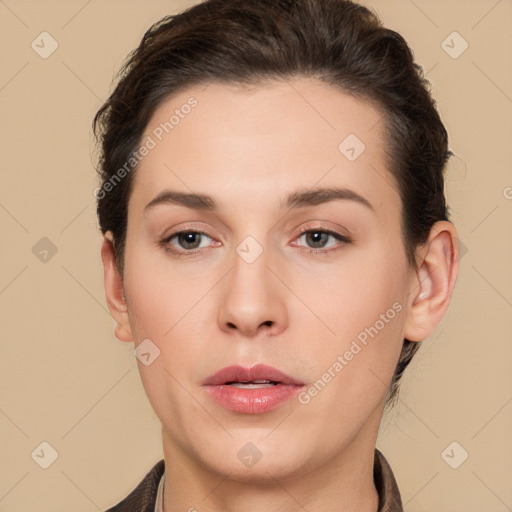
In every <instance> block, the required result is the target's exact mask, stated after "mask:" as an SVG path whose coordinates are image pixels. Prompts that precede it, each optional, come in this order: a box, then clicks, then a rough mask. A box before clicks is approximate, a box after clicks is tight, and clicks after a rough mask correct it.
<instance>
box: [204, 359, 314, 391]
mask: <svg viewBox="0 0 512 512" xmlns="http://www.w3.org/2000/svg"><path fill="white" fill-rule="evenodd" d="M279 384H285V385H294V386H303V385H304V383H303V382H300V381H298V380H297V379H294V378H293V377H290V376H289V375H287V374H286V373H283V372H282V371H280V370H278V369H277V368H274V367H272V366H267V365H265V364H257V365H256V366H253V367H252V368H245V367H243V366H239V365H235V366H227V367H226V368H222V369H221V370H219V371H218V372H217V373H215V374H214V375H211V376H210V377H208V378H207V379H206V380H205V381H204V382H203V386H221V385H225V386H235V387H243V386H255V387H253V388H252V389H257V388H258V387H270V386H276V385H279Z"/></svg>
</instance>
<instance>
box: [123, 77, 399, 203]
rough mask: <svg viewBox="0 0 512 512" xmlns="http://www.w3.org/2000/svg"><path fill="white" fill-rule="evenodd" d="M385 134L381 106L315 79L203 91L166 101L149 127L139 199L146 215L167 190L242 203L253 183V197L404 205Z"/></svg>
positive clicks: (204, 87)
mask: <svg viewBox="0 0 512 512" xmlns="http://www.w3.org/2000/svg"><path fill="white" fill-rule="evenodd" d="M383 130H384V122H383V115H382V113H381V111H380V110H379V109H378V108H377V107H376V106H375V105H374V104H372V103H370V102H368V101H365V100H362V99H359V98H356V97H354V96H351V95H349V94H347V93H345V92H342V91H341V90H339V89H335V88H333V87H331V86H329V85H327V84H325V83H323V82H319V81H317V80H314V79H307V78H296V79H293V80H289V81H271V82H267V83H265V84H260V85H254V86H240V85H234V84H220V83H211V84H209V85H204V84H202V85H197V86H194V87H190V88H188V89H186V90H183V91H181V92H179V93H177V94H175V95H173V96H171V97H170V98H168V99H167V100H165V101H164V102H162V103H161V104H160V106H159V107H158V108H157V110H156V111H155V113H154V115H153V116H152V118H151V120H150V121H149V123H148V125H147V127H146V130H145V133H144V135H143V138H142V141H143V142H144V141H149V140H151V146H152V148H151V150H150V151H149V152H147V154H146V156H144V158H143V159H142V160H141V161H140V163H139V166H138V168H137V172H136V174H135V181H134V187H133V191H132V196H134V197H133V200H134V202H135V203H137V204H138V207H143V206H144V205H143V204H142V202H143V201H145V202H146V203H147V201H149V200H150V199H151V198H152V197H153V196H154V195H156V194H157V193H158V192H160V191H161V190H162V188H164V187H166V186H168V187H170V188H175V189H176V188H180V189H182V190H187V189H193V190H194V191H197V192H208V193H211V194H213V195H214V194H215V190H219V192H220V191H222V194H223V197H224V198H226V199H228V198H229V197H231V198H232V199H233V200H239V201H242V200H245V199H248V198H244V197H243V192H244V191H246V192H248V190H247V185H248V184H250V192H251V197H256V196H258V194H261V196H262V197H263V196H265V197H268V196H269V194H270V195H272V194H277V195H280V196H282V195H284V194H285V193H287V192H290V191H292V190H293V189H294V188H296V187H302V188H303V187H308V186H310V187H313V186H314V185H315V184H319V185H322V186H333V185H335V186H350V187H351V188H353V189H356V191H357V192H360V193H361V195H366V196H370V197H372V198H373V202H375V203H385V202H386V201H391V202H396V201H397V191H396V187H395V186H394V179H393V177H392V176H391V174H390V173H389V171H388V170H387V168H386V165H385V161H386V147H385V141H384V133H383ZM320 182H321V183H320ZM269 184H271V186H269ZM139 203H140V204H139ZM144 204H145V203H144ZM260 204H261V202H260Z"/></svg>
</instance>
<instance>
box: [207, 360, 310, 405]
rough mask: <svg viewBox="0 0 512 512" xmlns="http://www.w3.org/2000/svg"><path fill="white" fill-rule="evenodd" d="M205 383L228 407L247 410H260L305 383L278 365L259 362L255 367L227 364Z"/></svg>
mask: <svg viewBox="0 0 512 512" xmlns="http://www.w3.org/2000/svg"><path fill="white" fill-rule="evenodd" d="M254 381H258V382H256V383H255V382H254ZM261 381H268V383H262V382H261ZM230 383H239V384H240V383H252V384H250V385H263V386H268V387H258V388H252V389H251V388H243V387H235V386H232V385H230ZM268 384H272V385H268ZM203 385H204V386H205V389H206V392H207V393H208V394H209V395H210V396H211V397H212V398H213V399H214V400H215V401H216V402H217V403H219V404H220V405H221V406H223V407H225V408H226V409H228V410H230V411H234V412H241V413H245V414H261V413H264V412H268V411H271V410H273V409H275V408H276V407H278V406H279V405H281V404H282V403H283V402H285V401H286V400H289V399H290V398H292V397H294V396H296V395H297V394H298V393H299V391H300V390H301V388H302V387H303V386H304V383H302V382H299V381H297V380H296V379H293V378H292V377H290V376H289V375H286V374H285V373H283V372H281V371H279V370H278V369H276V368H273V367H271V366H267V365H264V364H258V365H256V366H253V367H252V368H244V367H242V366H238V365H236V366H228V367H226V368H223V369H222V370H220V371H218V372H217V373H215V374H214V375H212V376H210V377H209V378H208V379H206V380H205V381H204V382H203Z"/></svg>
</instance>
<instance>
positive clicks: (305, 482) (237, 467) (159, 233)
mask: <svg viewBox="0 0 512 512" xmlns="http://www.w3.org/2000/svg"><path fill="white" fill-rule="evenodd" d="M190 97H194V98H195V99H196V100H197V106H195V108H194V109H193V110H192V111H191V112H190V113H189V114H188V115H187V116H184V117H183V118H182V119H181V118H180V122H179V123H178V124H177V125H176V126H175V127H174V128H173V129H172V131H170V132H169V133H168V134H164V136H163V137H162V140H161V141H157V142H158V144H157V145H156V147H154V148H153V149H151V150H150V151H149V153H148V155H147V156H145V157H144V159H143V160H142V161H141V163H140V164H139V167H138V169H137V170H136V174H135V176H134V178H135V181H134V183H133V185H134V186H133V190H132V194H131V196H130V200H129V206H128V232H127V239H126V252H125V275H124V282H123V281H122V280H121V278H120V276H119V274H118V272H117V271H116V268H115V265H114V259H113V249H112V243H111V234H110V233H107V234H106V235H105V238H104V243H103V247H102V259H103V264H104V269H105V273H104V277H105V292H106V298H107V302H108V305H109V308H110V311H111V313H112V315H113V317H114V319H115V320H116V323H117V326H116V328H115V334H116V336H117V337H118V338H119V339H120V340H122V341H126V342H134V343H135V347H137V346H138V345H139V344H140V343H141V342H142V341H143V340H145V339H150V340H151V341H152V342H153V343H154V344H155V345H156V346H157V347H158V348H159V350H160V356H159V357H158V358H157V359H156V360H155V361H154V362H153V363H152V364H151V365H149V366H145V365H143V364H142V363H141V362H140V361H138V365H139V370H140V375H141V378H142V382H143V385H144V388H145V390H146V393H147V395H148V398H149V401H150V403H151V405H152V407H153V408H154V410H155V413H156V414H157V416H158V418H159V419H160V421H161V423H162V436H163V449H164V456H165V460H166V483H165V494H164V507H165V510H166V512H169V511H177V510H188V509H189V508H190V507H194V506H195V507H196V508H198V509H199V507H200V510H201V511H217V510H218V511H221V510H223V511H226V510H244V511H249V512H255V511H268V510H282V511H296V510H302V508H301V506H302V507H305V508H306V509H308V510H316V511H321V510H325V511H328V510H343V511H356V510H357V511H360V512H361V511H362V512H370V511H376V510H377V506H378V497H377V493H376V489H375V487H374V484H373V476H372V465H373V451H374V448H375V443H376V438H377V433H378V428H379V424H380V420H381V417H382V411H383V407H384V401H385V397H386V393H387V390H388V387H389V384H390V382H391V378H392V374H393V371H394V368H395V365H396V363H397V361H398V357H399V354H400V350H401V347H402V343H403V339H404V337H405V338H408V339H410V340H412V341H421V340H423V339H424V338H425V337H427V336H428V335H429V334H430V333H431V332H432V331H433V329H434V328H435V327H436V325H437V324H438V323H439V321H440V320H441V319H442V317H443V316H444V314H445V312H446V310H447V308H448V305H449V301H450V297H451V294H452V290H453V286H454V282H455V277H456V274H457V269H458V246H457V239H456V231H455V228H454V227H453V225H452V224H451V223H449V222H438V223H437V224H435V225H434V227H433V228H432V231H431V234H430V238H429V240H428V242H427V243H426V244H425V245H424V246H422V247H419V248H418V251H417V262H418V263H417V267H416V268H412V267H409V266H408V264H407V260H406V255H405V249H404V245H403V240H402V236H401V229H400V218H401V200H400V196H399V194H398V191H397V188H396V184H395V182H394V179H393V177H392V175H391V174H390V173H389V171H388V170H387V169H386V164H385V162H386V159H385V157H386V154H385V150H386V147H385V145H384V142H383V141H384V137H383V133H382V130H383V125H384V123H382V122H380V120H381V113H380V112H379V111H378V110H377V109H376V108H375V107H373V106H372V105H370V103H368V102H365V101H362V100H360V99H356V98H354V97H351V96H349V95H347V94H346V93H343V92H340V91H339V90H336V89H334V88H331V87H329V86H327V85H325V84H323V83H320V82H318V81H315V80H314V79H306V78H296V79H294V80H293V81H290V82H289V83H287V82H282V81H272V82H268V83H266V84H262V85H260V86H251V87H247V86H244V87H241V86H235V85H226V84H215V83H214V84H210V85H209V86H208V87H205V86H204V85H201V86H195V87H193V88H189V89H187V90H185V91H182V92H180V93H179V94H177V95H175V96H173V97H171V98H169V99H168V100H166V101H165V102H164V103H162V104H161V105H160V107H159V108H158V109H157V111H156V112H155V114H154V116H153V118H152V119H151V121H150V122H149V124H148V126H147V129H146V133H145V136H144V137H147V136H148V135H149V136H152V131H153V130H154V129H155V128H156V127H158V126H159V125H160V123H163V122H165V121H167V120H168V119H169V117H170V115H172V114H173V112H174V111H175V110H176V109H179V108H180V107H181V106H182V105H183V104H185V103H186V102H187V100H188V99H189V98H190ZM349 134H356V135H357V137H358V138H359V139H360V140H361V141H363V142H364V144H365V146H366V149H365V151H364V152H363V153H362V154H361V155H360V156H359V157H358V158H357V159H356V160H354V161H349V160H348V159H347V158H346V157H345V156H344V154H342V153H341V152H340V150H339V149H338V146H339V144H340V143H341V142H342V141H343V140H344V139H345V138H346V137H347V136H348V135H349ZM152 137H153V138H155V137H154V135H153V136H152ZM155 140H156V139H155ZM318 187H343V188H348V189H350V190H352V191H354V192H356V193H357V194H359V195H360V196H362V197H364V198H365V199H366V200H367V201H368V202H369V203H371V205H372V209H371V208H368V207H367V206H365V205H363V204H360V203H359V202H357V201H354V200H349V199H344V200H333V201H329V202H325V203H321V204H317V205H310V206H306V207H301V208H293V209H286V208H284V207H283V204H284V201H285V198H286V197H287V196H288V194H291V193H293V192H296V191H299V190H310V189H313V188H318ZM164 189H172V190H176V191H180V192H185V193H190V192H194V193H203V194H208V195H210V196H211V197H212V198H213V199H214V200H215V202H217V203H218V209H217V210H216V211H215V212H213V211H204V210H203V211H202V210H195V209H191V208H187V207H184V206H181V205H176V204H160V205H158V206H155V207H153V208H149V209H148V210H147V211H146V212H144V208H145V206H146V205H147V204H148V203H149V202H150V201H151V200H152V199H153V198H154V197H156V196H157V195H158V194H159V193H160V192H162V191H163V190H164ZM301 228H307V229H310V230H312V231H314V232H316V231H320V234H317V235H316V238H314V237H311V236H310V235H311V234H310V235H307V234H301V232H300V229H301ZM186 230H188V231H191V230H192V231H204V232H206V233H207V236H203V237H201V236H200V235H197V236H196V238H195V239H194V238H192V239H190V238H188V239H185V240H183V239H181V245H180V239H179V238H178V237H174V238H173V239H172V240H171V241H169V242H167V243H166V245H167V247H172V248H174V249H175V250H177V251H181V252H182V253H185V252H186V251H189V253H188V254H185V255H184V256H182V257H178V256H176V255H174V254H173V253H168V252H166V251H165V250H164V246H163V245H162V244H161V243H160V242H161V241H162V240H164V239H166V238H168V237H170V236H171V235H172V234H174V233H176V232H179V231H186ZM323 230H330V231H334V232H335V233H338V234H339V235H341V236H347V237H349V239H350V240H351V241H350V242H343V241H339V240H337V239H336V238H335V237H333V236H328V235H327V234H325V235H324V238H322V237H321V236H319V235H321V233H322V232H323ZM248 236H250V237H253V238H254V239H255V240H256V241H257V243H258V244H259V246H260V247H261V248H262V249H263V252H262V253H261V254H260V255H259V257H258V258H256V260H255V261H254V262H252V263H247V262H246V261H245V260H244V259H243V258H242V257H241V256H240V255H239V254H238V253H237V251H236V249H237V246H239V244H241V242H243V241H244V240H245V239H246V237H248ZM187 240H188V241H189V242H188V243H189V245H187V243H186V242H187ZM193 243H196V244H197V245H196V246H194V245H193ZM242 246H243V244H242ZM195 247H198V248H197V249H196V248H195ZM251 250H253V249H251ZM315 251H316V252H315ZM191 253H192V254H191ZM420 293H421V296H420ZM393 304H395V305H396V304H398V305H399V308H400V311H399V312H397V313H396V315H394V317H393V318H392V319H391V320H389V321H388V322H386V323H385V326H384V327H383V328H382V329H379V330H378V334H377V335H375V336H374V337H373V338H369V339H368V343H367V345H366V346H361V347H362V348H361V350H360V351H359V352H358V353H357V354H356V355H354V357H353V358H352V359H351V360H350V361H347V364H346V365H344V366H343V369H342V370H341V371H338V372H337V373H336V372H335V376H334V377H332V378H331V380H330V382H328V383H327V385H326V386H325V387H324V388H323V389H322V390H321V391H320V392H318V393H317V394H316V396H314V397H312V398H311V400H310V401H309V403H307V404H302V403H300V402H299V401H298V400H297V399H292V400H290V401H287V402H285V403H284V404H282V405H281V406H280V407H278V408H277V409H275V410H273V411H270V412H266V413H264V414H259V415H249V414H241V413H235V412H230V411H227V410H225V409H224V408H222V407H221V406H220V405H218V404H217V403H216V402H214V401H213V400H212V399H211V398H209V396H208V395H207V394H206V392H205V390H204V388H203V386H202V382H203V381H204V380H205V379H206V378H207V377H209V376H210V375H212V374H213V373H215V372H216V371H218V370H219V369H221V368H223V367H225V366H229V365H233V364H240V365H242V366H246V367H251V366H253V365H255V364H258V363H264V364H268V365H271V366H274V367H276V368H278V369H280V370H281V371H283V372H285V373H287V374H288V375H290V376H292V377H294V378H296V379H299V380H301V381H302V382H304V383H306V387H308V386H311V385H313V384H314V383H315V382H316V381H318V379H320V378H322V375H323V374H324V373H325V372H326V371H327V370H328V369H329V368H332V367H333V364H334V363H335V362H336V361H337V358H338V356H339V355H343V354H344V353H345V352H346V351H347V350H349V348H350V346H351V343H352V342H353V340H354V339H356V337H357V335H358V334H360V333H361V332H362V331H364V329H365V328H368V327H370V326H374V325H376V321H377V320H379V319H380V318H382V317H381V316H380V315H382V314H384V315H385V314H386V311H388V310H389V309H390V308H392V307H393ZM386 318H387V317H386ZM379 325H380V324H379ZM360 345H361V344H360ZM247 442H251V443H253V444H254V445H255V446H256V447H257V448H258V450H259V452H261V459H260V460H259V461H258V462H257V463H256V464H255V465H253V466H252V467H246V466H245V465H244V464H242V463H241V461H240V460H239V458H238V457H237V453H238V451H239V450H240V449H241V448H242V447H243V446H244V445H245V444H246V443H247ZM299 504H300V505H299Z"/></svg>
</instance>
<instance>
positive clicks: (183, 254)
mask: <svg viewBox="0 0 512 512" xmlns="http://www.w3.org/2000/svg"><path fill="white" fill-rule="evenodd" d="M184 233H193V234H196V235H203V236H206V237H208V238H212V237H211V236H210V235H209V234H208V233H206V232H204V231H201V230H196V229H183V230H181V231H176V233H173V234H172V235H170V236H168V237H166V238H164V239H163V240H162V241H161V242H160V245H161V246H162V247H163V249H164V251H165V252H167V253H170V254H173V255H174V256H177V257H191V256H196V255H198V254H200V253H202V252H203V249H206V247H203V248H201V249H194V250H191V251H185V250H183V251H180V250H177V249H175V248H174V247H173V246H172V245H170V242H171V240H172V239H173V238H175V237H176V236H178V235H181V234H184ZM305 233H325V234H327V235H330V236H332V237H333V238H335V239H336V240H338V241H339V242H342V243H343V245H345V244H349V243H351V242H352V240H351V239H350V238H349V237H347V236H344V235H340V234H339V233H336V232H335V231H331V230H329V229H322V228H311V227H309V226H307V227H304V228H302V229H301V230H300V233H299V236H298V237H297V238H300V237H301V236H302V235H303V234H305ZM300 247H302V250H305V251H306V252H307V253H309V254H312V255H314V256H326V255H327V254H330V253H331V252H334V251H337V250H339V249H340V246H338V247H335V248H334V249H311V248H308V247H305V246H300Z"/></svg>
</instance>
